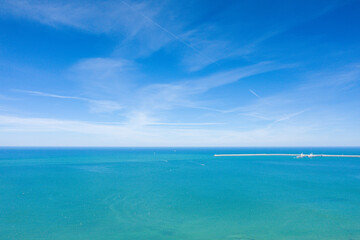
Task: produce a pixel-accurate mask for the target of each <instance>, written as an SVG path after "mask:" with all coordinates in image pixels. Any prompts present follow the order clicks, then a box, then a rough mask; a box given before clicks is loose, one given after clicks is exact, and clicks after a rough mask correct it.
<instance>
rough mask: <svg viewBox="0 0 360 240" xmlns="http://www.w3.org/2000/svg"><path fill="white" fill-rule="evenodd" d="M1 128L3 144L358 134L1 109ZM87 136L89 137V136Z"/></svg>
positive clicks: (181, 142) (265, 141) (345, 139)
mask: <svg viewBox="0 0 360 240" xmlns="http://www.w3.org/2000/svg"><path fill="white" fill-rule="evenodd" d="M0 132H1V135H0V144H1V145H2V146H14V145H21V146H119V145H120V146H139V145H141V146H239V145H242V146H285V145H286V146H309V145H312V144H316V145H319V144H318V143H319V142H322V144H321V145H322V146H326V145H338V146H343V145H346V144H347V143H349V142H353V141H354V136H353V135H351V134H349V133H348V132H345V133H343V134H342V135H341V136H338V135H337V134H338V133H339V132H337V131H333V132H328V134H327V135H323V133H322V132H314V129H313V128H312V127H311V126H307V125H299V124H297V125H291V124H290V125H289V124H285V125H276V126H274V127H272V128H257V129H253V130H244V131H239V130H234V129H232V130H210V129H200V128H197V127H196V126H194V127H192V128H184V127H181V126H169V127H167V128H162V127H161V126H141V127H136V128H134V127H133V126H129V125H114V124H101V123H94V122H83V121H68V120H61V119H51V118H24V117H17V116H7V115H0ZM34 132H35V133H37V134H39V135H41V136H43V138H39V139H38V141H35V142H34V139H33V138H32V137H29V136H32V135H31V134H32V133H34ZM53 133H56V137H55V136H54V135H53ZM46 136H49V138H47V137H46ZM50 136H51V137H50ZM84 136H89V138H88V139H84ZM314 136H316V138H314ZM335 136H336V137H335ZM44 137H45V138H44ZM204 139H206V141H204ZM319 140H320V141H319ZM321 140H322V141H321Z"/></svg>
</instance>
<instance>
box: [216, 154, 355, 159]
mask: <svg viewBox="0 0 360 240" xmlns="http://www.w3.org/2000/svg"><path fill="white" fill-rule="evenodd" d="M214 156H215V157H256V156H257V157H260V156H292V157H296V158H305V157H307V158H313V157H353V158H354V157H355V158H360V155H333V154H312V153H310V154H304V153H300V154H293V153H289V154H286V153H285V154H284V153H279V154H277V153H255V154H215V155H214Z"/></svg>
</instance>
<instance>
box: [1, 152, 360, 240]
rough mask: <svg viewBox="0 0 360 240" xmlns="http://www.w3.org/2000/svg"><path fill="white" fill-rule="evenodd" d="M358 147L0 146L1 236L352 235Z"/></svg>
mask: <svg viewBox="0 0 360 240" xmlns="http://www.w3.org/2000/svg"><path fill="white" fill-rule="evenodd" d="M301 152H303V153H311V152H313V153H314V154H315V153H329V154H360V148H238V149H236V148H232V149H231V148H223V149H222V148H201V149H196V148H134V149H132V148H103V149H102V148H93V149H91V148H83V149H81V148H78V149H76V148H70V149H66V148H52V149H51V148H0V239H1V240H13V239H14V240H35V239H36V240H39V239H46V240H48V239H53V240H60V239H61V240H73V239H74V240H75V239H76V240H79V239H84V240H85V239H86V240H92V239H94V240H95V239H99V240H102V239H103V240H110V239H111V240H115V239H119V240H121V239H123V240H130V239H131V240H135V239H136V240H152V239H154V240H155V239H156V240H162V239H164V240H165V239H166V240H170V239H171V240H176V239H184V240H186V239H194V240H195V239H196V240H205V239H206V240H222V239H224V240H226V239H228V240H250V239H253V240H265V239H284V240H285V239H286V240H289V239H299V240H300V239H301V240H304V239H327V240H330V239H334V240H335V239H336V240H342V239H346V240H350V239H352V240H356V239H360V159H356V158H313V159H308V158H303V159H296V158H293V157H213V155H214V154H215V153H301Z"/></svg>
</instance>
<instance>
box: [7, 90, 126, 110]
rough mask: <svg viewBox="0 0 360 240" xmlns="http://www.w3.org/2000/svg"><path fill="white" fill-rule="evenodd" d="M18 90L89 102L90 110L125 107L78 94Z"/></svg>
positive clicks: (43, 95)
mask: <svg viewBox="0 0 360 240" xmlns="http://www.w3.org/2000/svg"><path fill="white" fill-rule="evenodd" d="M14 90H15V91H17V92H23V93H27V94H30V95H32V96H39V97H50V98H59V99H70V100H79V101H83V102H86V103H88V104H89V106H90V110H91V111H92V112H95V113H106V112H115V111H119V110H121V109H123V107H122V106H121V105H120V104H118V103H117V102H114V101H109V100H95V99H90V98H85V97H77V96H65V95H58V94H53V93H45V92H39V91H31V90H22V89H14Z"/></svg>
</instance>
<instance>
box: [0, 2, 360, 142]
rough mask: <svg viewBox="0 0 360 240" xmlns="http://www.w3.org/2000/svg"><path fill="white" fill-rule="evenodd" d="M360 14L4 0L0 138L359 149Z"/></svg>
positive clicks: (345, 7)
mask: <svg viewBox="0 0 360 240" xmlns="http://www.w3.org/2000/svg"><path fill="white" fill-rule="evenodd" d="M359 10H360V2H359V1H344V0H342V1H335V0H326V1H315V0H311V1H304V0H301V1H295V0H294V1H265V0H251V1H250V0H249V1H247V0H245V1H229V0H222V1H200V0H199V1H174V0H157V1H130V0H117V1H37V0H0V145H2V146H312V145H316V146H359V144H360V94H359V93H360V91H359V90H360V31H359V25H360V17H359Z"/></svg>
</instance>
